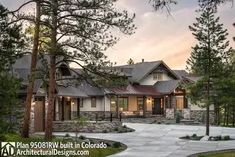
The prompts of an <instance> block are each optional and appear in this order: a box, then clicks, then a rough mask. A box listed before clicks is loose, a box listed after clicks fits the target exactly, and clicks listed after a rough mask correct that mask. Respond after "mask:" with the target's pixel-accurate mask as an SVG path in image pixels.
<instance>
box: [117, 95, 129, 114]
mask: <svg viewBox="0 0 235 157" xmlns="http://www.w3.org/2000/svg"><path fill="white" fill-rule="evenodd" d="M118 105H119V108H120V110H121V111H128V98H126V97H120V98H118Z"/></svg>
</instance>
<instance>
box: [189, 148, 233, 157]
mask: <svg viewBox="0 0 235 157" xmlns="http://www.w3.org/2000/svg"><path fill="white" fill-rule="evenodd" d="M188 157H235V150H222V151H212V152H205V153H197V154H193V155H189V156H188Z"/></svg>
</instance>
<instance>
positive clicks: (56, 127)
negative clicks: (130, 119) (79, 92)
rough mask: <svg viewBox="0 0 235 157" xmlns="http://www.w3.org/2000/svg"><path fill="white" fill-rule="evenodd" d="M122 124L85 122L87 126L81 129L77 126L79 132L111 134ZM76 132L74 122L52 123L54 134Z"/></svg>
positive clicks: (116, 122)
mask: <svg viewBox="0 0 235 157" xmlns="http://www.w3.org/2000/svg"><path fill="white" fill-rule="evenodd" d="M121 126H122V123H121V122H119V121H113V122H108V121H98V122H93V121H90V122H87V125H85V126H83V127H81V126H79V125H78V130H79V132H86V133H102V132H104V131H107V132H113V131H114V129H115V128H118V127H121ZM76 130H77V127H76V124H75V121H54V122H53V131H56V132H75V131H76Z"/></svg>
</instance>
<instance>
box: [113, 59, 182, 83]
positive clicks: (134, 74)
mask: <svg viewBox="0 0 235 157" xmlns="http://www.w3.org/2000/svg"><path fill="white" fill-rule="evenodd" d="M159 65H163V66H165V67H166V69H167V70H168V71H169V72H170V73H171V74H172V75H173V76H174V77H175V78H176V79H179V76H178V75H177V74H176V73H175V72H174V71H172V70H171V69H170V68H169V67H168V66H167V65H166V64H165V63H164V62H163V61H153V62H140V63H136V64H131V65H122V66H116V67H115V68H117V69H118V70H120V69H121V72H123V73H124V74H126V76H131V77H130V81H131V82H140V81H141V80H142V79H143V78H145V77H146V76H147V75H148V74H150V73H151V72H152V71H153V70H155V69H156V68H157V67H158V66H159Z"/></svg>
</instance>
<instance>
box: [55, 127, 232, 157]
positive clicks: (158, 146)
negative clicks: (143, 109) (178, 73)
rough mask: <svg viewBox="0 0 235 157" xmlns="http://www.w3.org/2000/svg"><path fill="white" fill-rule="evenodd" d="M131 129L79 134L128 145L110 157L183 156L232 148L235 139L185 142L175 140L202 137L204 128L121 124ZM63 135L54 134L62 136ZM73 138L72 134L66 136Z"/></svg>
mask: <svg viewBox="0 0 235 157" xmlns="http://www.w3.org/2000/svg"><path fill="white" fill-rule="evenodd" d="M125 125H127V126H128V127H131V128H134V129H135V130H136V131H135V132H130V133H121V134H115V133H106V134H105V133H103V134H101V133H99V134H96V133H95V134H93V133H90V134H89V133H83V134H82V135H85V136H86V137H92V138H102V139H109V140H114V141H120V142H122V143H124V144H126V145H127V146H128V148H127V150H125V151H123V152H121V153H118V154H115V155H112V156H111V157H186V156H188V155H190V154H194V153H198V152H205V151H212V150H222V149H235V140H232V141H220V142H218V141H213V142H211V141H210V142H209V141H186V140H181V139H179V137H181V136H185V135H192V134H194V133H196V134H197V135H204V133H205V127H204V126H186V125H161V124H139V123H125ZM65 134H66V133H55V135H62V136H64V135H65ZM69 134H70V135H71V136H74V135H75V134H74V133H69ZM211 135H213V136H216V135H230V136H231V137H232V138H235V128H224V127H211Z"/></svg>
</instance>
